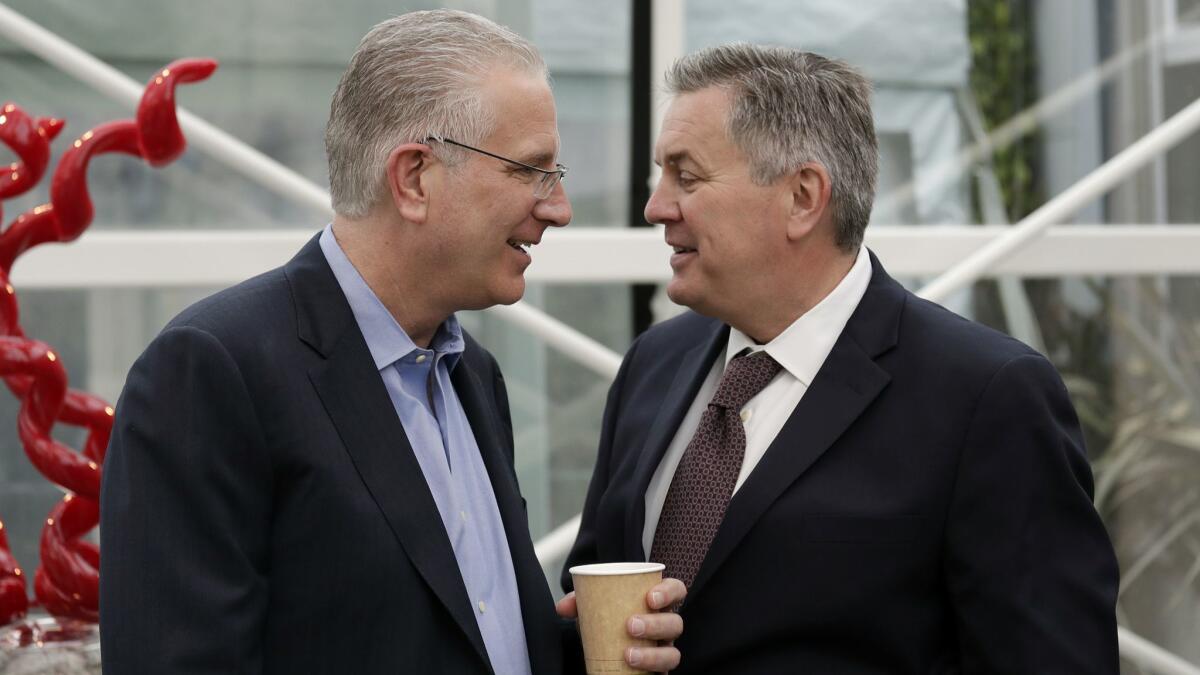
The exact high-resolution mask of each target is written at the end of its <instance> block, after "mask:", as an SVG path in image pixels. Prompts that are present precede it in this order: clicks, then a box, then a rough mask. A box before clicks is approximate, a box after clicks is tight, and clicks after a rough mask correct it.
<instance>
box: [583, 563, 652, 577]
mask: <svg viewBox="0 0 1200 675" xmlns="http://www.w3.org/2000/svg"><path fill="white" fill-rule="evenodd" d="M666 568H667V566H666V565H664V564H662V563H656V562H615V563H596V564H594V565H576V566H574V567H572V568H571V569H569V570H567V571H568V572H570V573H571V574H573V575H583V576H605V575H614V576H615V575H618V574H645V573H646V572H661V571H662V570H664V569H666Z"/></svg>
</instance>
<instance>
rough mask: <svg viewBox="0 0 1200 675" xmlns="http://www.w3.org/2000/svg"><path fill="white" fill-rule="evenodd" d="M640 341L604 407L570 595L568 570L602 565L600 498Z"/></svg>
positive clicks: (574, 550)
mask: <svg viewBox="0 0 1200 675" xmlns="http://www.w3.org/2000/svg"><path fill="white" fill-rule="evenodd" d="M640 342H641V340H640V339H639V340H634V342H633V344H632V345H630V347H629V351H628V352H627V353H626V354H625V359H624V360H623V361H622V362H621V367H620V369H619V370H618V371H617V378H616V379H615V380H614V381H613V383H612V386H611V387H610V388H609V390H608V399H607V400H606V402H605V404H604V418H603V420H602V422H601V425H600V447H599V449H598V450H597V452H596V466H595V468H594V469H593V470H592V480H591V482H590V483H589V484H588V491H587V497H586V498H584V502H583V513H582V514H581V518H580V523H579V534H577V535H576V536H575V544H574V545H573V546H572V547H571V552H570V554H569V555H568V556H567V562H566V563H565V564H564V565H563V569H562V574H561V579H560V581H561V583H562V588H563V590H564V591H566V592H567V593H570V592H571V591H572V590H574V587H575V584H574V582H573V581H572V580H571V573H570V572H569V571H568V570H570V569H571V568H572V567H574V566H575V565H587V564H589V563H595V562H603V561H601V560H600V559H599V558H600V553H599V551H598V550H597V546H596V538H597V532H596V510H597V508H599V505H600V499H601V498H602V497H603V496H604V493H605V491H607V490H608V479H609V466H610V464H611V462H612V452H613V436H614V435H615V432H616V427H617V418H618V417H620V407H621V395H622V393H623V392H622V390H623V388H624V386H625V380H626V375H627V373H628V371H629V370H630V363H632V362H633V360H634V354H635V353H636V351H637V348H638V345H639V344H640Z"/></svg>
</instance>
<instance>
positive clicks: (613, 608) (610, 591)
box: [570, 562, 665, 675]
mask: <svg viewBox="0 0 1200 675" xmlns="http://www.w3.org/2000/svg"><path fill="white" fill-rule="evenodd" d="M664 567H665V566H664V565H663V564H662V563H651V562H623V563H602V564H598V565H577V566H575V567H572V568H571V569H570V572H571V578H572V579H573V580H574V582H575V603H576V606H577V607H578V608H579V633H580V635H581V636H582V637H583V658H584V661H585V662H586V664H587V672H588V675H602V674H603V675H608V674H609V673H626V674H630V673H646V672H647V671H645V670H636V669H634V668H631V667H629V665H627V664H626V663H625V650H626V649H627V648H629V647H654V646H656V644H655V642H654V641H653V640H642V639H638V638H634V637H630V635H629V631H628V630H627V629H626V628H625V623H626V622H627V621H628V620H629V617H631V616H633V615H635V614H650V613H651V612H653V611H655V610H652V609H650V607H649V606H647V605H646V594H647V593H649V592H650V589H651V588H653V587H654V585H655V584H657V583H658V582H660V581H662V573H663V568H664Z"/></svg>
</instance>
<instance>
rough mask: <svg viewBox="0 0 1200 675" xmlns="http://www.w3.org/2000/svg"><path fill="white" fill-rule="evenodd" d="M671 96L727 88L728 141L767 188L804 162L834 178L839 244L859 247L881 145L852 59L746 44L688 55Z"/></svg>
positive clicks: (675, 69)
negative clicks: (728, 107) (846, 59)
mask: <svg viewBox="0 0 1200 675" xmlns="http://www.w3.org/2000/svg"><path fill="white" fill-rule="evenodd" d="M666 82H667V89H668V91H669V92H670V93H672V94H681V93H686V92H694V91H699V90H701V89H706V88H708V87H714V86H715V87H723V88H727V89H728V90H729V91H730V93H731V95H732V101H731V104H730V109H729V120H728V127H727V129H726V131H727V133H728V134H729V138H730V140H731V141H733V143H734V144H735V145H737V147H738V148H740V149H741V150H742V152H744V153H746V155H747V157H748V159H749V163H750V173H751V179H752V180H754V182H755V183H757V184H759V185H768V184H770V183H772V182H774V181H775V180H777V179H778V178H780V177H781V176H784V175H787V174H789V173H791V172H793V171H795V170H797V169H799V168H800V166H801V165H803V164H804V163H806V162H817V163H819V164H821V165H823V166H824V167H825V170H826V171H828V172H829V175H830V179H831V181H832V183H833V189H832V196H831V198H830V205H831V206H832V209H833V218H834V223H835V226H836V230H837V231H836V233H835V239H836V242H837V245H838V247H839V248H841V249H842V250H844V251H847V252H855V251H857V250H858V248H859V246H861V245H862V240H863V231H864V230H865V229H866V227H867V221H868V220H870V217H871V204H872V202H873V201H874V199H875V178H876V174H877V173H878V170H879V149H878V144H877V142H876V140H875V125H874V122H873V119H872V116H871V84H870V82H869V81H868V80H867V79H866V78H865V77H863V76H862V74H860V73H859V72H858V71H857V70H855V69H854V68H852V67H851V66H849V65H848V64H846V63H843V62H841V61H837V60H834V59H828V58H825V57H823V56H819V55H817V54H813V53H810V52H804V51H800V50H798V49H788V48H783V47H760V46H756V45H749V44H744V43H738V44H731V45H724V46H720V47H711V48H708V49H705V50H702V51H699V52H697V53H695V54H690V55H688V56H685V57H683V58H682V59H680V60H679V61H677V62H676V63H675V65H674V66H672V67H671V70H670V71H669V72H668V73H667V80H666Z"/></svg>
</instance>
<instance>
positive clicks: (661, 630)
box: [625, 612, 683, 641]
mask: <svg viewBox="0 0 1200 675" xmlns="http://www.w3.org/2000/svg"><path fill="white" fill-rule="evenodd" d="M625 630H627V631H628V632H629V634H630V635H631V636H633V637H636V638H642V639H644V640H665V641H670V640H674V639H676V638H678V637H679V636H680V634H682V633H683V618H682V617H681V616H679V615H678V614H676V613H674V612H660V613H658V614H638V615H635V616H631V617H629V620H628V621H626V622H625Z"/></svg>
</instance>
